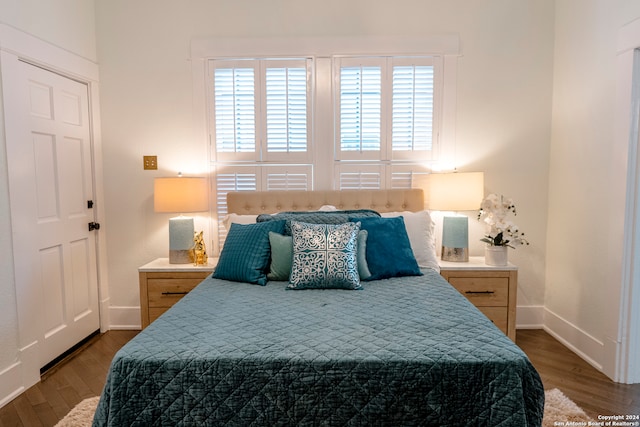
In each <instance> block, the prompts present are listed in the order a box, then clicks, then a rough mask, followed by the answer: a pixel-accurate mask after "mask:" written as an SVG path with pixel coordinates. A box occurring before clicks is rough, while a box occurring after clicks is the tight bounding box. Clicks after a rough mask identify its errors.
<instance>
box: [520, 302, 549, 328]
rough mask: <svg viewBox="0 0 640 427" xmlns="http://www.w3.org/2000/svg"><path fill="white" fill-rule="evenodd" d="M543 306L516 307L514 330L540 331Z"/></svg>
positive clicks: (542, 324) (542, 322)
mask: <svg viewBox="0 0 640 427" xmlns="http://www.w3.org/2000/svg"><path fill="white" fill-rule="evenodd" d="M543 326H544V306H542V305H528V306H518V307H516V329H542V328H543Z"/></svg>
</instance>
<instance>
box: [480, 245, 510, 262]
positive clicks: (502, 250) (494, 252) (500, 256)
mask: <svg viewBox="0 0 640 427" xmlns="http://www.w3.org/2000/svg"><path fill="white" fill-rule="evenodd" d="M508 249H509V248H508V247H507V246H485V248H484V262H485V264H487V265H496V266H505V265H507V264H508V263H509V252H507V250H508Z"/></svg>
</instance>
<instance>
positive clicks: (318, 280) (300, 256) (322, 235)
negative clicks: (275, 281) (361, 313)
mask: <svg viewBox="0 0 640 427" xmlns="http://www.w3.org/2000/svg"><path fill="white" fill-rule="evenodd" d="M359 230H360V223H359V222H351V223H349V222H347V223H344V224H308V223H304V222H297V221H292V222H291V235H292V236H293V263H292V266H291V276H290V277H289V286H288V287H289V288H290V289H330V288H331V289H361V286H360V276H359V275H358V261H357V250H358V244H357V242H358V231H359Z"/></svg>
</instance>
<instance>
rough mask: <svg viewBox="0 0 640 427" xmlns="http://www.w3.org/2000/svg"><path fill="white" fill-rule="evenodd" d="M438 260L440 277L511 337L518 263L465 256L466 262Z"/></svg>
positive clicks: (512, 335)
mask: <svg viewBox="0 0 640 427" xmlns="http://www.w3.org/2000/svg"><path fill="white" fill-rule="evenodd" d="M439 264H440V274H441V275H442V277H444V278H445V279H447V281H448V282H449V283H451V285H453V287H454V288H456V289H457V290H458V291H460V293H461V294H462V295H464V296H465V297H467V298H468V299H469V301H471V302H472V303H473V304H474V305H475V306H476V307H478V308H479V309H480V311H482V312H483V313H484V314H485V315H486V316H487V317H488V318H489V319H491V321H492V322H493V323H495V324H496V326H497V327H499V328H500V329H501V330H502V331H503V332H504V333H505V334H506V335H507V336H508V337H509V338H511V339H512V340H513V341H515V340H516V292H517V289H518V267H516V266H515V265H513V264H509V265H506V266H503V267H496V266H492V265H486V264H485V263H484V257H469V262H448V261H442V260H439Z"/></svg>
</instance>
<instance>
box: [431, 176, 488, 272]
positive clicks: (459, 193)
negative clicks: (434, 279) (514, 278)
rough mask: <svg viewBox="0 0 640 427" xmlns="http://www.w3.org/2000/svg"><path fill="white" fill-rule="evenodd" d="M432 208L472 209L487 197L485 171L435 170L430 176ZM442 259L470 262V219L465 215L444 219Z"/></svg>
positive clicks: (454, 210) (442, 209) (450, 216)
mask: <svg viewBox="0 0 640 427" xmlns="http://www.w3.org/2000/svg"><path fill="white" fill-rule="evenodd" d="M428 191H429V209H431V210H436V211H447V212H456V211H471V210H477V209H479V208H480V203H481V202H482V198H483V197H484V173H483V172H464V173H463V172H452V173H434V174H430V175H429V188H428ZM441 258H442V260H443V261H456V262H467V261H469V219H468V218H467V217H466V216H464V215H457V216H452V215H445V216H444V217H443V218H442V254H441Z"/></svg>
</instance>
